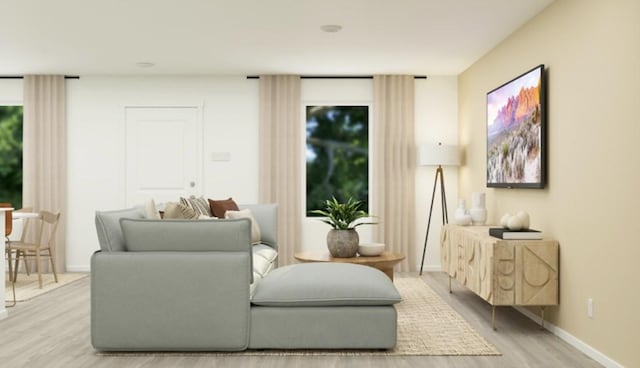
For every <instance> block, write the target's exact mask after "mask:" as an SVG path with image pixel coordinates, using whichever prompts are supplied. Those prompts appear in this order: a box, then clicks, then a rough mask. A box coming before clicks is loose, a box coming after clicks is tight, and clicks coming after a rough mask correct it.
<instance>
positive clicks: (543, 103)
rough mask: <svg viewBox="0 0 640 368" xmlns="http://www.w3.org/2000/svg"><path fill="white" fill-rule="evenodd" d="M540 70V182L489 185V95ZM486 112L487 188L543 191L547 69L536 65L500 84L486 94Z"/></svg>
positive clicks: (545, 180)
mask: <svg viewBox="0 0 640 368" xmlns="http://www.w3.org/2000/svg"><path fill="white" fill-rule="evenodd" d="M539 68H540V69H541V70H540V180H539V181H538V182H535V183H490V182H489V171H488V160H489V124H488V123H489V122H488V121H486V119H487V118H488V116H489V114H488V108H489V103H488V99H489V95H490V94H491V93H493V92H495V91H497V90H499V89H500V88H502V87H504V86H506V85H507V84H509V83H511V82H513V81H516V80H518V79H520V78H522V77H524V76H525V75H527V74H529V73H531V72H533V71H534V70H536V69H539ZM485 101H486V106H485V108H486V110H485V125H484V127H485V135H486V150H485V182H486V185H487V188H507V189H512V188H514V189H515V188H525V189H544V188H545V187H546V184H547V68H545V65H544V64H540V65H537V66H535V67H533V68H531V69H529V70H527V71H526V72H524V73H522V74H520V75H518V76H517V77H515V78H513V79H511V80H509V81H508V82H505V83H503V84H501V85H500V86H498V87H496V88H494V89H492V90H491V91H489V92H487V97H486V100H485Z"/></svg>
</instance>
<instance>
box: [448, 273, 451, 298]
mask: <svg viewBox="0 0 640 368" xmlns="http://www.w3.org/2000/svg"><path fill="white" fill-rule="evenodd" d="M448 276H449V294H451V275H448Z"/></svg>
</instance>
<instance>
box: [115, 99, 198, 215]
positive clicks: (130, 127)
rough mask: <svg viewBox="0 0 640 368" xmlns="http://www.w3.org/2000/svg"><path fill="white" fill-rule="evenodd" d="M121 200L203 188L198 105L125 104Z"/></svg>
mask: <svg viewBox="0 0 640 368" xmlns="http://www.w3.org/2000/svg"><path fill="white" fill-rule="evenodd" d="M125 114H126V119H125V121H126V153H125V155H126V179H125V180H126V202H127V205H128V206H132V205H136V204H141V203H144V201H146V200H147V199H149V198H153V199H154V200H155V201H156V203H160V202H168V201H177V200H178V199H179V198H180V197H181V196H182V197H188V196H190V195H192V194H193V195H200V194H201V193H202V154H201V151H202V141H201V138H200V137H202V134H201V133H202V124H201V120H200V116H201V115H200V108H199V107H126V108H125Z"/></svg>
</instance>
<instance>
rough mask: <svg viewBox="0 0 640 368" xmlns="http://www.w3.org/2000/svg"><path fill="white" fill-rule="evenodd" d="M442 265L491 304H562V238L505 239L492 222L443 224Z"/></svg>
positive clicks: (493, 320)
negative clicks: (491, 231) (493, 229)
mask: <svg viewBox="0 0 640 368" xmlns="http://www.w3.org/2000/svg"><path fill="white" fill-rule="evenodd" d="M440 260H441V264H442V269H443V271H445V272H446V273H447V274H448V275H449V292H451V279H455V280H457V281H458V282H459V283H460V284H462V285H464V286H465V287H467V288H469V289H470V290H471V291H473V292H474V293H476V294H477V295H479V296H480V297H481V298H483V299H484V300H486V301H487V302H489V304H491V305H492V306H493V309H492V317H491V324H492V326H493V328H494V329H495V307H496V306H515V305H519V306H540V307H541V309H540V311H541V318H542V324H543V326H544V307H545V306H549V305H558V242H557V241H555V240H502V239H498V238H494V237H492V236H490V235H489V226H457V225H445V226H444V227H443V229H442V232H441V239H440Z"/></svg>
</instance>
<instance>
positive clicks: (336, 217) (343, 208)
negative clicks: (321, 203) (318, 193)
mask: <svg viewBox="0 0 640 368" xmlns="http://www.w3.org/2000/svg"><path fill="white" fill-rule="evenodd" d="M361 206H362V201H356V200H355V199H353V198H349V199H348V200H347V202H346V203H340V202H338V200H337V199H336V198H335V197H333V198H331V199H328V200H326V201H325V207H324V209H323V210H313V211H311V213H313V214H316V215H320V216H323V217H324V218H323V219H321V221H322V222H324V223H326V224H329V226H331V230H330V231H329V233H328V234H327V247H328V248H329V252H330V253H331V255H332V256H334V257H339V258H349V257H354V256H355V255H356V253H357V252H358V244H359V243H360V237H359V236H358V232H357V231H356V229H355V228H356V227H357V226H360V225H371V224H375V222H371V221H358V220H360V219H363V218H366V217H370V215H369V214H368V213H367V212H365V211H363V210H361V209H360V207H361Z"/></svg>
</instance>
